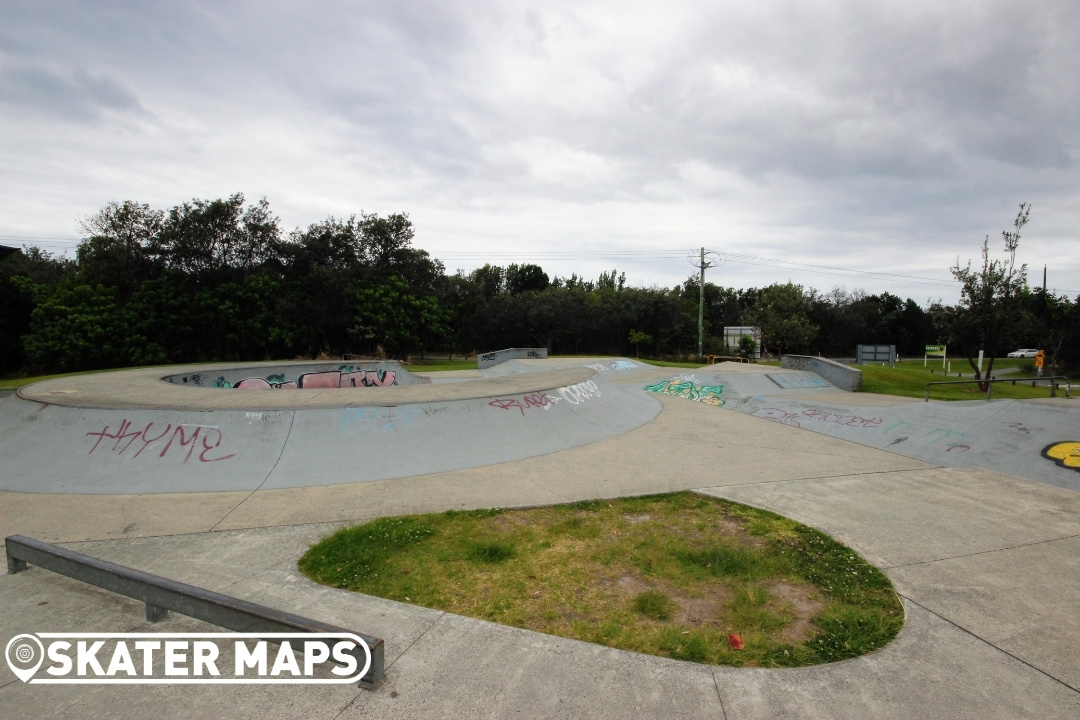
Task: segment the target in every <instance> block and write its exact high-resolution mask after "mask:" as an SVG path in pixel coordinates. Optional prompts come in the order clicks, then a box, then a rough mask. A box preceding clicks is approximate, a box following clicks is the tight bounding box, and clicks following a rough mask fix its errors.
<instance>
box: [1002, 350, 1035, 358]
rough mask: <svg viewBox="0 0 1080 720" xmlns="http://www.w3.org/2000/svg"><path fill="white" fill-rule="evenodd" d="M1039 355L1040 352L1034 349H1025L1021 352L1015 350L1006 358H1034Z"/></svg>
mask: <svg viewBox="0 0 1080 720" xmlns="http://www.w3.org/2000/svg"><path fill="white" fill-rule="evenodd" d="M1038 354H1039V351H1038V350H1036V349H1034V348H1023V349H1021V350H1013V351H1012V352H1011V353H1009V354H1008V355H1006V356H1005V357H1011V358H1033V357H1035V356H1036V355H1038Z"/></svg>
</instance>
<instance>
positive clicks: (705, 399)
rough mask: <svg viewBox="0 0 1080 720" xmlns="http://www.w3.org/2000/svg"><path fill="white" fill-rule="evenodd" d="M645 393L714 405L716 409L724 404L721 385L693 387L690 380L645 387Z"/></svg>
mask: <svg viewBox="0 0 1080 720" xmlns="http://www.w3.org/2000/svg"><path fill="white" fill-rule="evenodd" d="M645 391H646V392H651V393H660V394H661V395H672V396H674V397H681V398H686V399H687V400H694V401H696V402H700V403H705V404H706V405H715V406H716V407H720V406H722V405H723V404H724V399H723V398H722V397H720V395H721V394H723V392H724V386H723V385H695V384H694V383H693V382H691V381H690V380H683V379H682V378H681V377H677V378H672V379H671V380H665V381H664V382H658V383H656V384H654V385H646V386H645Z"/></svg>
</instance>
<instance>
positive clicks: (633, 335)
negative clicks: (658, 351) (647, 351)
mask: <svg viewBox="0 0 1080 720" xmlns="http://www.w3.org/2000/svg"><path fill="white" fill-rule="evenodd" d="M629 340H630V344H631V345H633V346H634V353H635V354H636V356H637V357H638V358H640V357H641V349H640V348H639V347H638V346H639V345H641V343H645V344H646V345H648V344H650V343H651V342H652V335H649V334H648V333H643V332H640V331H638V330H634V329H633V328H631V329H630V337H629Z"/></svg>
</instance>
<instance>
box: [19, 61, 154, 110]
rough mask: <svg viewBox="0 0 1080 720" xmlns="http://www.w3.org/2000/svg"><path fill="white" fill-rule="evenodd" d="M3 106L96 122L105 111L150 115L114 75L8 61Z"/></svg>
mask: <svg viewBox="0 0 1080 720" xmlns="http://www.w3.org/2000/svg"><path fill="white" fill-rule="evenodd" d="M0 107H4V108H6V109H7V110H8V111H15V112H24V113H28V114H32V115H42V116H48V117H52V118H57V119H60V120H65V121H68V122H77V123H96V122H97V121H99V120H100V119H101V117H102V115H103V114H104V113H106V112H114V113H123V114H131V115H136V116H140V117H149V116H150V113H149V112H148V111H147V109H146V108H145V107H143V105H142V103H141V102H140V101H139V98H138V97H136V95H135V94H134V93H133V92H131V90H129V89H128V88H126V87H125V86H124V85H122V84H121V83H120V82H117V81H115V80H113V79H111V78H108V77H103V76H95V75H91V74H89V73H87V72H84V71H82V70H75V71H73V72H70V73H63V74H62V73H58V72H55V71H52V70H49V69H47V68H44V67H40V66H38V67H34V66H19V65H15V66H13V67H12V66H10V65H8V64H6V63H5V64H4V65H3V66H0Z"/></svg>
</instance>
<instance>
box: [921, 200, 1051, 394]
mask: <svg viewBox="0 0 1080 720" xmlns="http://www.w3.org/2000/svg"><path fill="white" fill-rule="evenodd" d="M1030 212H1031V208H1030V206H1029V205H1028V204H1027V203H1021V204H1020V212H1019V213H1017V215H1016V219H1015V220H1014V221H1013V228H1014V229H1013V230H1011V231H1002V233H1001V235H1002V238H1003V240H1004V243H1005V258H1004V259H991V258H990V236H989V235H988V236H986V239H984V240H983V246H982V264H981V266H980V267H978V268H976V269H972V267H971V261H970V260H969V261H968V263H967V265H966V266H961V265H960V258H957V259H956V264H955V265H954V266H953V267H952V268H950V272H951V273H952V275H953V277H954V278H956V279H957V281H959V282H960V303H959V305H957V306H955V307H952V308H946V309H944V310H943V311H942V312H939V314H938V318H937V325H938V328H939V330H940V331H941V332H942V334H943V335H945V337H946V341H947V343H948V344H949V345H950V346H952V347H956V348H957V349H959V350H960V351H961V352H963V353H964V355H965V356H966V357H967V359H968V364H969V365H971V369H972V371H974V373H975V378H976V379H977V380H982V379H983V378H984V377H989V376H990V374H991V373H992V372H993V370H994V358H996V357H998V356H999V355H1001V354H1003V353H1005V352H1007V351H1008V349H1009V346H1010V345H1012V344H1014V343H1016V342H1018V340H1019V338H1021V337H1022V336H1023V335H1024V331H1025V328H1026V327H1027V326H1028V325H1029V324H1030V319H1031V318H1030V315H1029V314H1028V312H1027V311H1026V309H1025V307H1024V295H1025V293H1026V292H1027V265H1021V266H1020V267H1016V248H1017V246H1018V245H1019V244H1020V230H1021V229H1022V228H1023V227H1024V225H1026V224H1027V222H1028V215H1029V213H1030ZM979 350H982V351H983V354H984V356H985V357H988V358H989V364H988V365H987V366H986V368H985V371H983V372H980V370H979V366H978V363H977V362H976V357H977V356H978V353H979ZM986 385H987V384H986V383H979V387H980V388H981V389H982V390H986Z"/></svg>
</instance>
